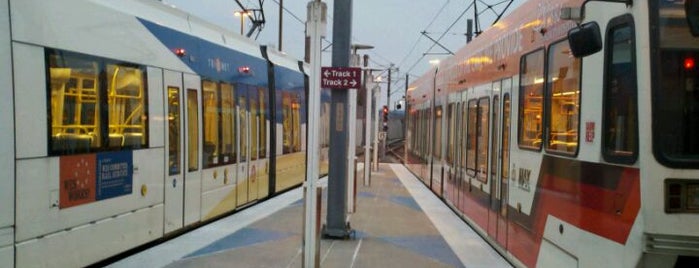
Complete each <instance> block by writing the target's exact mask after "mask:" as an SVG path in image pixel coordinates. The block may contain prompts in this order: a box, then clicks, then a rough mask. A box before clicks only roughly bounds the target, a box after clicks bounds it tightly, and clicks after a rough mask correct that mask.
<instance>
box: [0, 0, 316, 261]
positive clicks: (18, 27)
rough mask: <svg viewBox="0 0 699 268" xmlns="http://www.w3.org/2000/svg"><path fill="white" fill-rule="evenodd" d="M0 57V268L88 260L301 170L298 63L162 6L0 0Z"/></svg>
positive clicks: (216, 213) (301, 67)
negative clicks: (0, 109) (1, 267)
mask: <svg viewBox="0 0 699 268" xmlns="http://www.w3.org/2000/svg"><path fill="white" fill-rule="evenodd" d="M0 66H2V68H0V107H2V112H1V113H0V263H1V265H0V266H3V267H77V266H86V265H90V264H94V263H96V262H99V261H101V260H104V259H106V258H109V257H111V256H114V255H116V254H119V253H121V252H124V251H126V250H129V249H132V248H134V247H137V246H140V245H143V244H145V243H148V242H151V241H155V240H158V239H161V238H164V237H168V236H170V235H172V234H176V233H178V232H180V231H182V230H185V229H187V228H191V227H192V226H197V225H199V224H201V223H203V222H206V221H209V220H211V219H216V218H218V217H220V216H222V215H226V214H228V213H231V212H234V211H235V210H237V209H239V208H241V207H243V206H248V205H250V204H254V203H255V202H257V201H259V200H262V199H265V198H267V197H270V196H272V195H274V194H276V193H279V192H281V191H284V190H286V189H289V188H291V187H294V186H297V185H299V184H300V183H302V181H303V179H304V172H305V148H306V144H305V137H306V133H305V124H306V119H305V118H306V97H305V96H306V93H305V89H306V84H307V83H306V81H307V75H306V74H305V73H306V69H307V65H305V64H304V63H302V62H300V61H297V60H294V59H291V58H289V57H287V56H285V55H284V54H283V53H278V52H276V51H275V50H274V49H269V48H267V47H265V46H259V45H257V44H255V43H254V42H252V41H250V40H248V39H246V38H243V37H241V36H239V35H237V34H234V33H230V32H227V31H225V30H224V29H222V28H219V27H216V26H214V25H211V24H209V23H207V22H204V21H203V20H200V19H197V18H194V17H192V16H190V15H189V14H187V13H184V12H182V11H179V10H177V9H175V8H173V7H171V6H167V5H164V4H162V3H161V2H158V1H148V0H121V1H96V0H94V1H93V0H61V1H43V0H21V1H20V0H0ZM325 99H327V98H325ZM327 106H328V104H327V103H325V104H324V107H325V108H326V109H327ZM324 117H325V116H324ZM324 119H325V120H322V122H324V124H323V126H322V129H327V123H325V122H327V118H324ZM321 137H322V138H323V141H322V143H323V145H327V135H321ZM322 151H323V153H322V155H323V156H327V149H323V150H322ZM323 156H321V159H322V160H321V162H322V163H321V173H326V171H327V157H323Z"/></svg>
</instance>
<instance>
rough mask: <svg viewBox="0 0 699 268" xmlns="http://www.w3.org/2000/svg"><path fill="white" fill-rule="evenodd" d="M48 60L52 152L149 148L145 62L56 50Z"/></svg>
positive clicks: (74, 152)
mask: <svg viewBox="0 0 699 268" xmlns="http://www.w3.org/2000/svg"><path fill="white" fill-rule="evenodd" d="M46 61H47V63H46V66H47V77H48V81H47V82H48V91H49V92H48V96H49V102H50V104H49V105H50V110H49V116H50V120H49V131H50V134H49V135H50V137H49V139H50V140H49V152H50V153H51V154H52V155H69V154H78V153H89V152H98V151H106V150H113V149H114V148H116V149H121V148H143V147H147V146H148V137H147V133H148V132H147V120H146V117H147V113H146V111H147V110H148V109H147V102H146V100H147V98H146V92H147V89H146V83H145V80H146V74H145V69H144V68H143V67H142V66H138V65H135V64H127V63H120V64H113V63H106V61H107V60H105V59H101V58H99V57H93V56H88V55H83V54H79V53H73V52H67V51H59V50H52V49H46Z"/></svg>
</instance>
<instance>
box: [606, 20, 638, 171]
mask: <svg viewBox="0 0 699 268" xmlns="http://www.w3.org/2000/svg"><path fill="white" fill-rule="evenodd" d="M633 29H634V26H633V18H632V17H631V16H622V17H618V18H615V19H613V20H612V21H610V23H609V26H608V28H607V38H605V40H606V48H605V57H604V58H605V60H604V61H605V73H604V77H605V79H604V107H603V114H604V120H603V121H602V135H603V136H602V137H603V138H602V152H603V156H604V159H605V160H606V161H609V162H614V163H620V164H633V163H635V162H636V159H637V157H638V104H637V97H636V96H637V91H638V90H637V85H636V51H635V41H634V38H635V37H634V30H633Z"/></svg>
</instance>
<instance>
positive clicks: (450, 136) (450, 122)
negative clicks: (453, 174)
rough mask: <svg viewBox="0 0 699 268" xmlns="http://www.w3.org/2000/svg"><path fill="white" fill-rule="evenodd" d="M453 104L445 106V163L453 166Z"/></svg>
mask: <svg viewBox="0 0 699 268" xmlns="http://www.w3.org/2000/svg"><path fill="white" fill-rule="evenodd" d="M454 105H455V104H454V103H450V104H449V106H447V133H448V137H447V142H448V144H447V163H449V165H453V164H454V136H455V135H454V119H455V116H454Z"/></svg>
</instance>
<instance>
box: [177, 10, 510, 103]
mask: <svg viewBox="0 0 699 268" xmlns="http://www.w3.org/2000/svg"><path fill="white" fill-rule="evenodd" d="M523 1H524V0H514V2H513V3H512V5H511V6H510V7H509V8H508V9H507V11H508V13H509V12H510V11H512V10H514V9H515V8H516V7H517V6H519V4H520V3H521V2H523ZM163 2H166V3H168V4H171V5H174V6H176V7H177V8H179V9H182V10H185V11H187V12H189V13H192V14H193V15H195V16H198V17H201V18H203V19H205V20H208V21H210V22H213V23H215V24H218V25H220V26H222V27H224V28H227V29H230V30H232V31H235V32H240V19H239V18H238V17H235V16H233V13H234V11H236V10H240V7H239V6H238V4H237V3H236V1H235V0H198V1H194V0H163ZM240 2H241V3H242V4H243V5H244V6H245V8H248V9H253V8H259V2H258V0H240ZM325 2H326V3H327V5H328V15H329V18H328V31H327V33H326V38H327V39H328V41H327V42H323V44H324V46H327V45H329V44H330V42H332V40H331V39H332V18H333V2H334V1H332V0H326V1H325ZM352 2H353V16H352V17H353V18H352V19H353V22H352V43H355V44H367V45H372V46H374V47H375V48H374V49H372V50H366V51H361V53H366V54H369V56H370V58H371V63H370V67H372V68H388V66H389V65H390V64H394V65H395V66H396V67H398V68H399V74H398V75H396V73H395V72H394V73H393V74H392V80H393V86H392V90H391V91H392V92H393V91H394V89H396V88H401V89H402V88H404V87H405V74H406V72H409V73H410V75H411V78H410V80H414V79H416V76H420V75H422V74H423V73H424V72H426V71H427V70H428V69H429V68H430V64H429V61H430V60H432V59H440V58H443V57H445V55H438V54H444V53H447V51H446V50H444V49H442V48H440V46H439V45H434V44H435V43H434V42H432V41H431V40H430V39H429V38H427V37H425V36H423V35H422V34H421V32H422V31H426V32H428V35H429V36H430V37H431V38H433V39H439V38H440V36H442V35H443V37H442V38H441V39H439V40H440V42H439V43H440V44H441V45H443V46H444V47H446V48H447V49H449V50H450V51H453V52H456V51H457V50H459V49H460V48H461V47H463V46H464V45H465V44H466V37H465V35H464V34H465V32H466V19H472V18H473V17H474V14H473V13H474V9H473V7H472V6H471V5H472V3H473V1H472V0H354V1H352ZM508 2H509V1H508V0H479V1H477V3H478V6H477V8H478V10H479V12H482V14H481V16H480V20H481V28H483V29H486V28H487V27H488V26H489V25H490V24H491V23H492V21H493V20H494V19H495V14H496V12H500V11H502V10H503V9H505V7H506V5H507V4H508ZM307 4H308V1H307V0H285V1H284V2H283V5H284V8H285V9H287V10H286V11H284V13H283V22H284V23H283V40H282V48H283V50H284V51H285V52H286V53H288V54H289V55H292V56H293V57H295V58H298V59H302V58H303V54H304V24H303V22H305V20H306V5H307ZM486 4H489V5H491V6H493V9H494V10H495V11H493V10H488V9H486ZM263 10H264V15H265V19H266V24H265V25H264V28H263V29H262V31H261V32H260V34H259V36H257V42H258V43H260V44H264V45H270V46H273V47H278V34H279V32H278V31H279V0H265V1H264V7H263ZM250 27H251V25H250V23H249V21H248V20H246V21H245V25H244V28H245V32H246V33H247V31H248V30H249V29H250ZM450 27H451V28H450ZM254 37H255V35H253V38H254ZM430 47H432V48H431V49H430ZM331 50H332V49H331V48H328V50H327V51H326V53H323V58H324V63H326V64H325V65H329V62H330V58H331V56H332V55H331ZM384 76H385V75H384ZM384 90H385V89H384ZM382 95H385V91H384V94H382ZM402 95H403V94H402V93H397V94H395V95H392V96H391V99H392V101H391V103H393V100H396V99H398V98H400V97H402ZM384 99H385V98H384Z"/></svg>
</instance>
